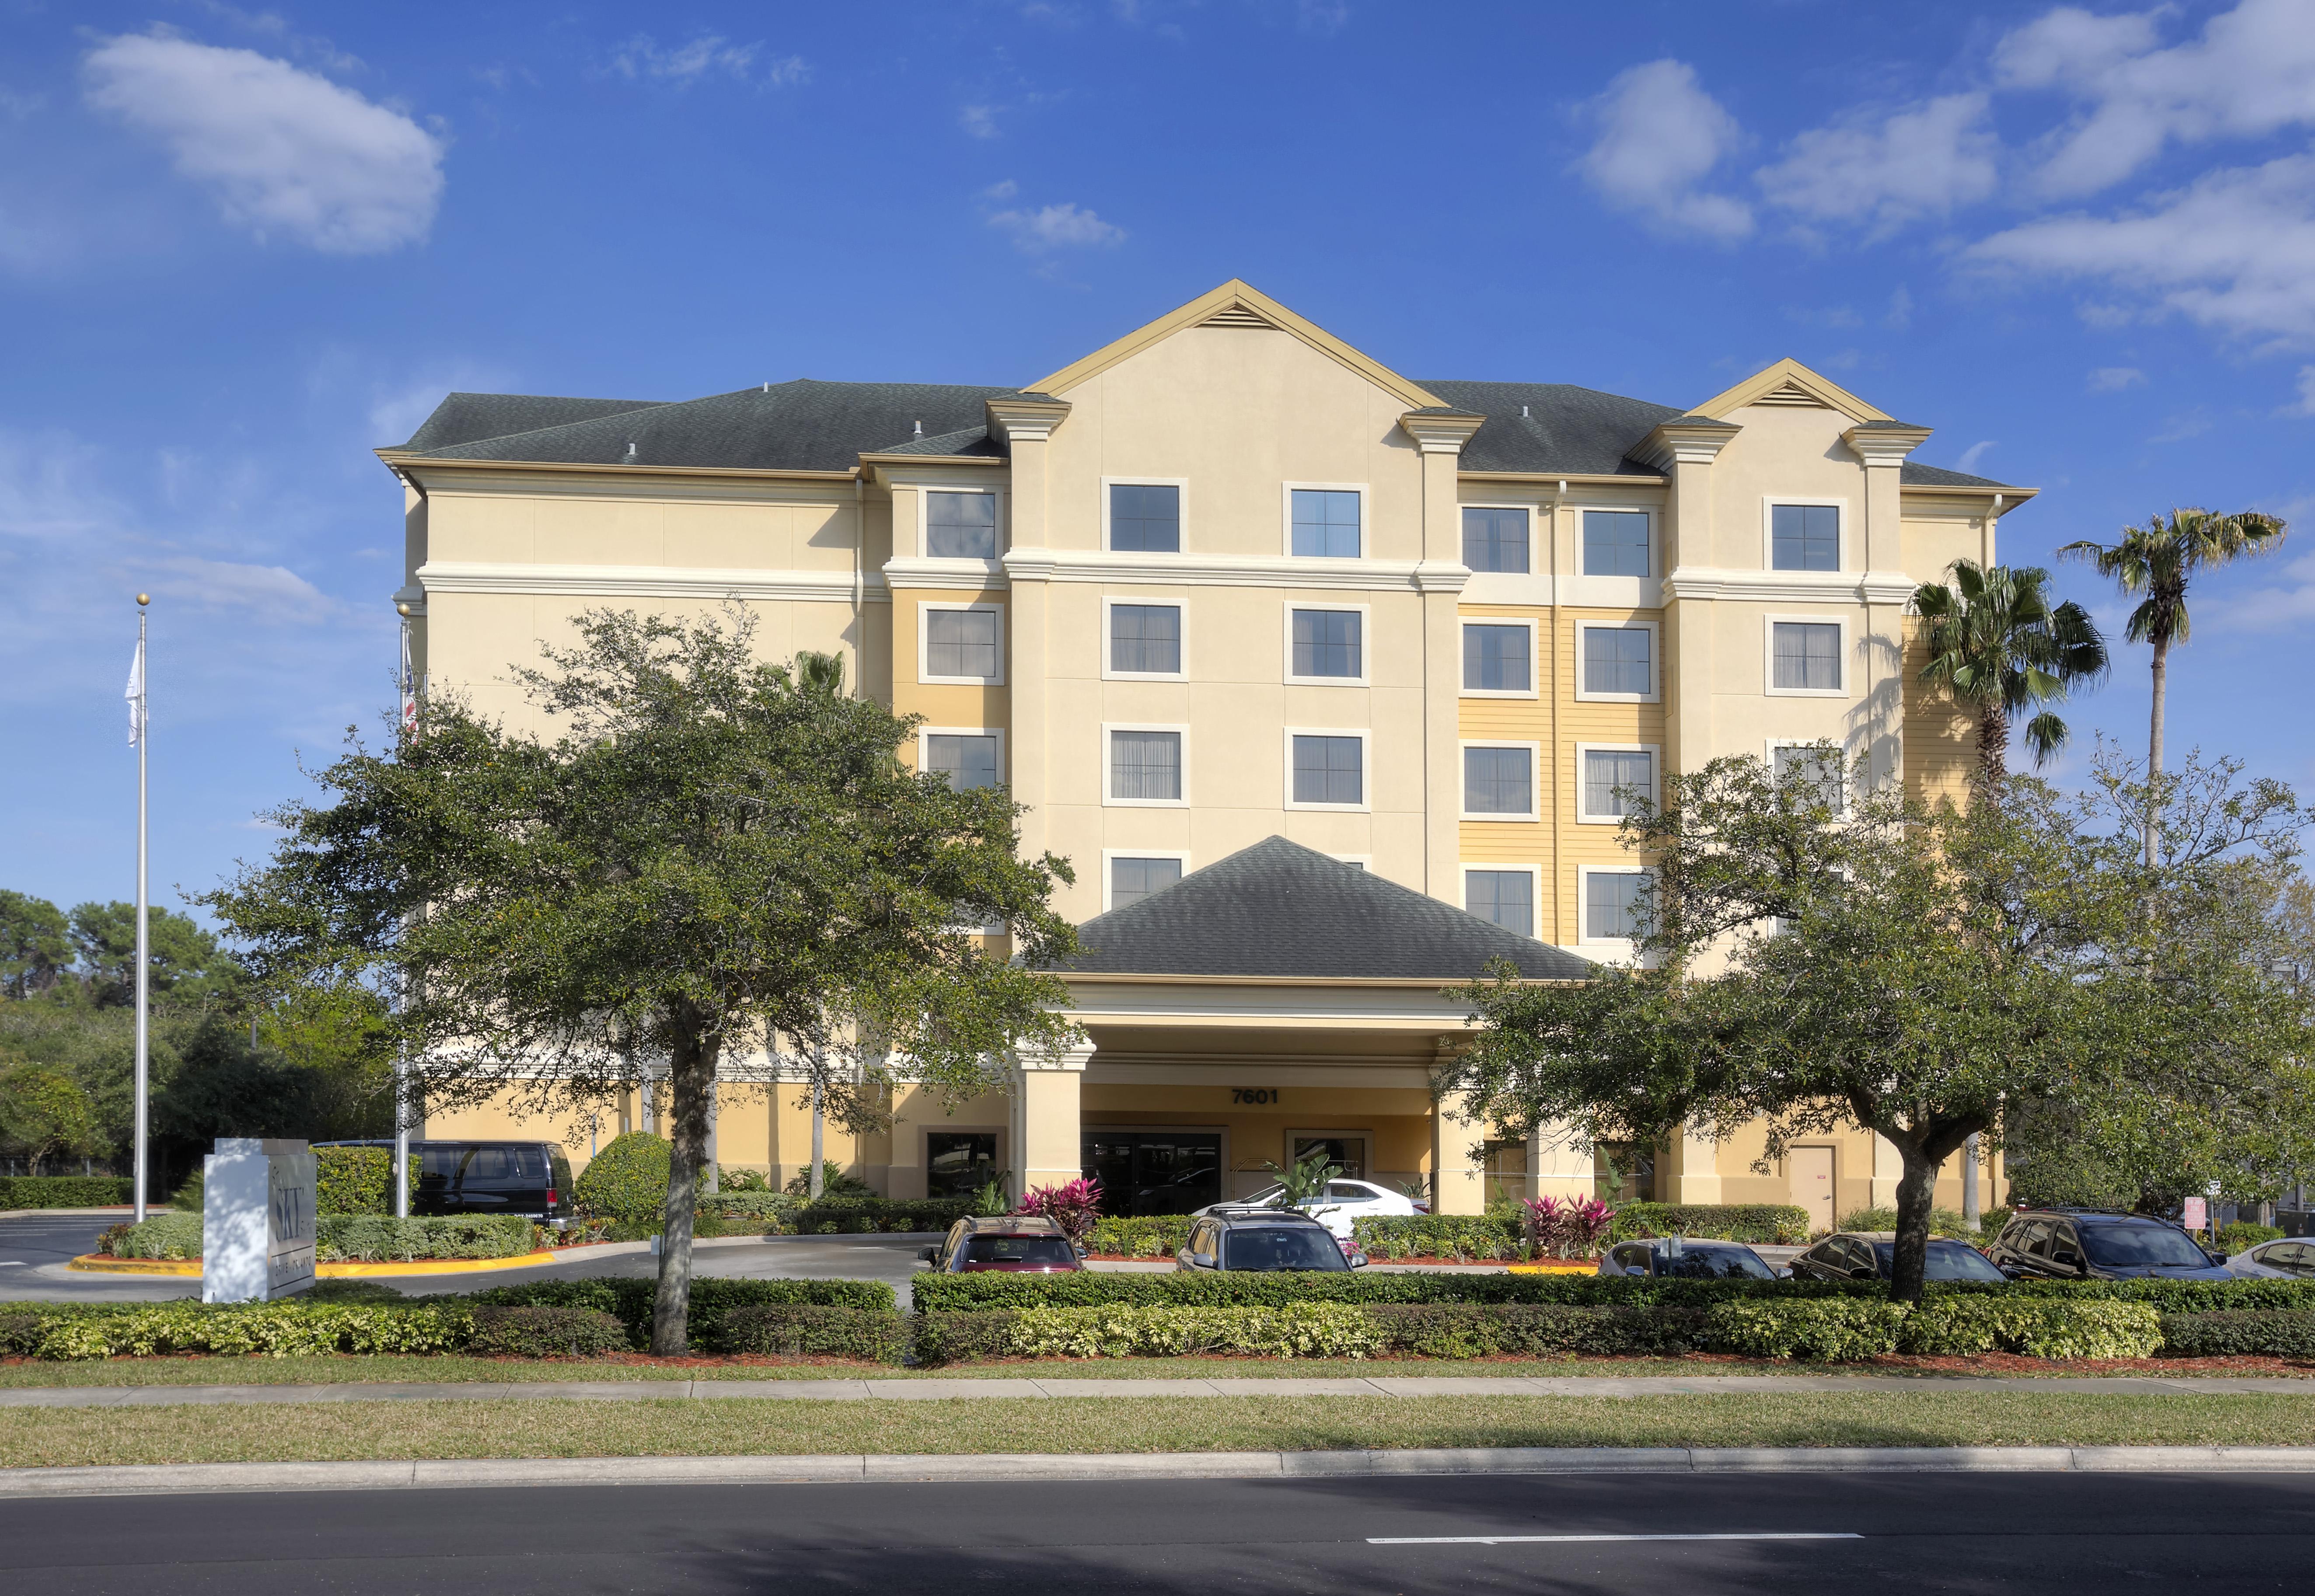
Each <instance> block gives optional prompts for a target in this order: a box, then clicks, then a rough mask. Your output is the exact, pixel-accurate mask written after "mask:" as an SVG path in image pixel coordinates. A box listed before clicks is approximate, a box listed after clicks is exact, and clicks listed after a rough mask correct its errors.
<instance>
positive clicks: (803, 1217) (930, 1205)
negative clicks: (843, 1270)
mask: <svg viewBox="0 0 2315 1596" xmlns="http://www.w3.org/2000/svg"><path fill="white" fill-rule="evenodd" d="M971 1212H972V1200H971V1198H969V1197H927V1198H919V1199H915V1200H901V1199H894V1198H889V1197H834V1198H822V1199H821V1200H820V1201H818V1202H810V1203H806V1204H805V1205H804V1206H803V1208H801V1209H798V1210H796V1216H795V1233H796V1234H797V1235H798V1236H873V1235H876V1234H878V1233H880V1232H883V1233H900V1232H909V1231H917V1232H925V1231H945V1230H947V1229H948V1228H949V1227H950V1226H951V1225H953V1224H955V1223H956V1222H957V1221H958V1220H959V1219H962V1218H964V1217H965V1216H966V1215H967V1214H969V1213H971Z"/></svg>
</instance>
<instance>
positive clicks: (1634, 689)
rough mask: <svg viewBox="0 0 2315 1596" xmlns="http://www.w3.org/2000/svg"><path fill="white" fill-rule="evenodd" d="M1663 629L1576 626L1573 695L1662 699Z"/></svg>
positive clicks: (1625, 700) (1624, 700)
mask: <svg viewBox="0 0 2315 1596" xmlns="http://www.w3.org/2000/svg"><path fill="white" fill-rule="evenodd" d="M1575 696H1576V697H1578V698H1580V699H1584V700H1587V701H1593V702H1600V703H1608V704H1654V703H1656V702H1658V701H1659V700H1660V699H1662V698H1663V628H1661V627H1660V626H1658V625H1656V623H1655V622H1654V621H1578V622H1576V623H1575Z"/></svg>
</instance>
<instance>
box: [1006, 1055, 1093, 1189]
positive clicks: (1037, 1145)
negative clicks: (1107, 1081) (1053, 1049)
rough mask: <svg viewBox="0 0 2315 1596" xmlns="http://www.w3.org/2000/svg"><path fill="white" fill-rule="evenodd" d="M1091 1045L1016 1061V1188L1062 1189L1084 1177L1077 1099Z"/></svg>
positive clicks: (1013, 1129) (1013, 1123)
mask: <svg viewBox="0 0 2315 1596" xmlns="http://www.w3.org/2000/svg"><path fill="white" fill-rule="evenodd" d="M1093 1052H1094V1049H1093V1044H1092V1043H1091V1042H1082V1043H1079V1044H1078V1045H1077V1046H1075V1047H1072V1048H1066V1049H1063V1050H1062V1051H1060V1052H1058V1053H1055V1054H1052V1055H1051V1056H1049V1057H1043V1058H1023V1059H1020V1060H1016V1065H1015V1068H1014V1073H1013V1083H1014V1085H1013V1104H1012V1137H1011V1140H1012V1145H1013V1147H1014V1148H1016V1151H1015V1152H1014V1154H1013V1157H1014V1158H1015V1160H1016V1167H1015V1169H1014V1172H1013V1175H1014V1182H1015V1189H1016V1191H1023V1192H1025V1191H1027V1190H1028V1189H1029V1188H1030V1187H1032V1186H1057V1185H1064V1184H1068V1183H1069V1182H1070V1181H1073V1180H1076V1179H1077V1178H1078V1175H1081V1174H1083V1173H1084V1169H1085V1166H1084V1163H1083V1150H1082V1144H1081V1141H1080V1139H1079V1135H1078V1126H1079V1114H1078V1099H1079V1096H1080V1090H1079V1089H1080V1087H1081V1086H1083V1084H1084V1081H1085V1068H1086V1063H1087V1060H1090V1059H1091V1058H1092V1057H1093Z"/></svg>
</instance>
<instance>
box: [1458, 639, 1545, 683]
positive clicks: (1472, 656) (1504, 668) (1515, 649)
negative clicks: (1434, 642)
mask: <svg viewBox="0 0 2315 1596" xmlns="http://www.w3.org/2000/svg"><path fill="white" fill-rule="evenodd" d="M1533 635H1534V634H1533V633H1532V632H1530V630H1529V629H1528V628H1527V627H1525V626H1486V625H1468V624H1467V625H1465V626H1464V628H1463V687H1464V688H1465V689H1466V690H1467V691H1469V692H1477V693H1524V692H1527V691H1529V690H1530V688H1532V687H1534V686H1535V673H1534V671H1533V670H1532V669H1530V665H1531V661H1530V655H1531V654H1532V653H1533V652H1535V651H1534V649H1533V648H1532V647H1531V646H1530V643H1529V639H1530V638H1531V637H1532V636H1533Z"/></svg>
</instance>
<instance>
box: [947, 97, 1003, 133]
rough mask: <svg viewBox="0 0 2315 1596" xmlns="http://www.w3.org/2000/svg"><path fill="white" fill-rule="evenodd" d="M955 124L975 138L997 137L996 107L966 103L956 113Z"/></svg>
mask: <svg viewBox="0 0 2315 1596" xmlns="http://www.w3.org/2000/svg"><path fill="white" fill-rule="evenodd" d="M956 124H957V126H958V127H960V128H962V129H964V130H965V131H966V132H967V133H970V134H971V135H972V137H975V138H994V137H997V107H995V106H993V105H968V106H966V107H965V108H964V109H963V110H962V111H958V112H957V113H956Z"/></svg>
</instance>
